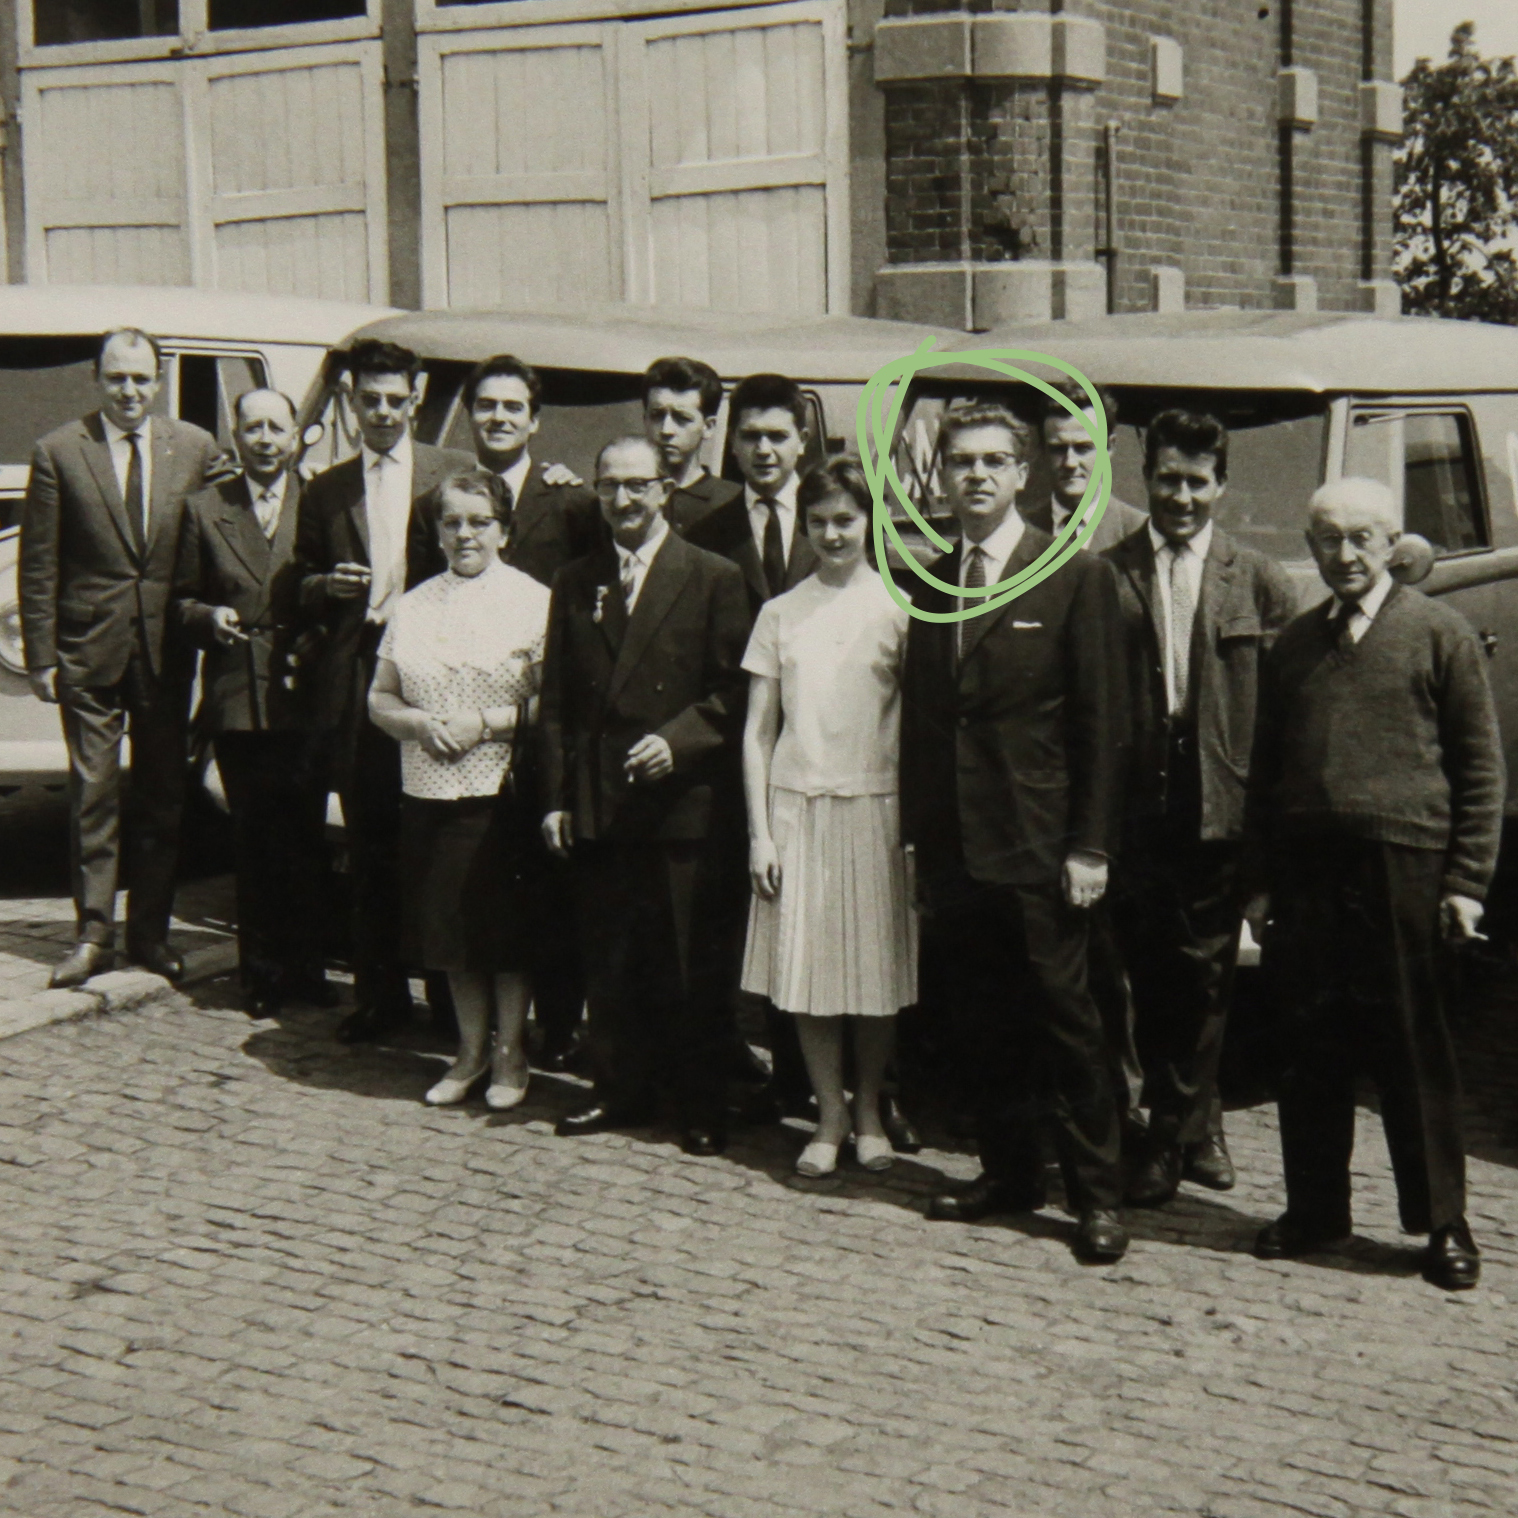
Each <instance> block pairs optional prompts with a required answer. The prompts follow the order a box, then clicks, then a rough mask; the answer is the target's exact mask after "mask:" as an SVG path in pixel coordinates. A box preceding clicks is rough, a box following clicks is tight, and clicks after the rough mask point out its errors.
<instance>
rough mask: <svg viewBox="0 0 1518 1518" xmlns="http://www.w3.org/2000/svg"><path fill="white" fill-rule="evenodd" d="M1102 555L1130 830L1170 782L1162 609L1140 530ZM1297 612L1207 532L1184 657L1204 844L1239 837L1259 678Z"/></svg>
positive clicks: (1257, 569)
mask: <svg viewBox="0 0 1518 1518" xmlns="http://www.w3.org/2000/svg"><path fill="white" fill-rule="evenodd" d="M1105 557H1106V558H1107V560H1108V561H1109V562H1110V563H1111V564H1112V566H1113V568H1114V569H1116V570H1117V580H1118V605H1119V608H1120V612H1121V616H1122V623H1123V649H1124V663H1125V667H1126V670H1127V678H1128V697H1129V710H1130V716H1131V721H1132V731H1131V745H1132V747H1131V751H1130V756H1129V772H1128V786H1127V804H1126V811H1127V816H1128V819H1129V821H1130V823H1131V824H1135V825H1141V822H1142V819H1143V818H1146V817H1155V816H1158V815H1159V814H1161V813H1162V812H1163V811H1164V810H1165V798H1166V792H1167V789H1168V786H1169V782H1170V776H1169V761H1170V743H1169V719H1168V714H1167V713H1168V702H1167V700H1166V696H1165V642H1164V633H1163V629H1162V628H1161V626H1160V617H1161V615H1162V614H1163V613H1162V607H1163V603H1162V602H1161V600H1160V594H1159V588H1158V586H1157V585H1156V584H1155V569H1156V565H1155V551H1154V543H1153V541H1152V539H1151V538H1150V534H1149V528H1148V524H1147V523H1146V524H1145V525H1144V526H1143V527H1141V528H1140V529H1139V530H1138V531H1137V532H1134V533H1132V534H1131V535H1130V536H1128V537H1126V538H1124V539H1123V541H1122V542H1121V543H1119V544H1117V545H1116V547H1114V548H1111V549H1109V550H1108V552H1107V554H1106V556H1105ZM1296 608H1297V602H1296V595H1295V593H1294V592H1293V590H1292V587H1291V580H1290V578H1289V577H1288V576H1287V574H1286V571H1285V570H1284V569H1282V568H1281V566H1280V565H1279V564H1277V563H1276V562H1275V560H1274V559H1270V558H1267V557H1266V556H1265V555H1264V554H1262V553H1258V552H1256V550H1254V549H1252V548H1246V547H1244V545H1243V544H1241V543H1236V542H1234V540H1233V539H1232V538H1230V537H1229V536H1228V534H1227V533H1226V532H1224V531H1223V530H1222V529H1221V528H1220V527H1217V526H1214V527H1213V529H1212V543H1211V545H1210V546H1209V548H1208V551H1207V557H1206V559H1205V560H1204V561H1203V564H1202V586H1201V595H1200V596H1199V598H1198V600H1197V610H1196V620H1195V621H1194V623H1193V624H1192V641H1191V651H1190V658H1191V682H1190V689H1191V691H1192V699H1193V703H1194V706H1195V711H1196V725H1197V753H1198V758H1199V759H1200V762H1201V774H1202V833H1201V836H1202V838H1203V839H1209V840H1212V839H1231V838H1238V837H1240V836H1241V835H1242V833H1243V828H1244V799H1245V790H1246V787H1247V784H1248V780H1249V757H1250V752H1251V750H1252V749H1253V747H1254V734H1255V714H1256V709H1257V706H1258V703H1259V693H1260V670H1261V667H1262V665H1263V662H1264V658H1265V654H1266V653H1267V651H1268V650H1269V648H1270V646H1271V644H1272V643H1274V642H1275V639H1276V635H1277V634H1278V633H1279V632H1280V631H1281V629H1282V628H1283V627H1285V626H1286V624H1287V623H1288V622H1289V621H1291V619H1292V617H1294V616H1295V615H1296Z"/></svg>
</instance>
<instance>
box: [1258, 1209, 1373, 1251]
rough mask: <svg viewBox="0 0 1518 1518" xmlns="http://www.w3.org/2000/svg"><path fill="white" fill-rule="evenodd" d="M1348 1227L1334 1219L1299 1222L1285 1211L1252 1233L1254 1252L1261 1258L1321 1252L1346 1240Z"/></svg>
mask: <svg viewBox="0 0 1518 1518" xmlns="http://www.w3.org/2000/svg"><path fill="white" fill-rule="evenodd" d="M1349 1240H1350V1228H1349V1224H1348V1223H1345V1224H1344V1225H1343V1226H1342V1227H1341V1226H1339V1225H1338V1224H1334V1223H1328V1224H1323V1223H1301V1222H1298V1221H1297V1219H1296V1218H1294V1217H1292V1215H1291V1214H1290V1213H1289V1212H1283V1213H1282V1214H1281V1216H1280V1217H1278V1218H1277V1219H1276V1220H1275V1222H1273V1223H1267V1224H1266V1225H1265V1226H1264V1227H1263V1228H1262V1229H1261V1230H1260V1231H1259V1233H1258V1234H1257V1235H1256V1237H1255V1241H1254V1252H1255V1254H1256V1256H1257V1257H1258V1258H1259V1259H1262V1260H1294V1259H1296V1258H1297V1256H1298V1255H1304V1254H1322V1253H1323V1252H1324V1251H1326V1250H1329V1249H1337V1248H1339V1247H1341V1246H1342V1245H1344V1244H1347V1243H1349Z"/></svg>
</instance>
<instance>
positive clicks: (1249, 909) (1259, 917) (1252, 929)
mask: <svg viewBox="0 0 1518 1518" xmlns="http://www.w3.org/2000/svg"><path fill="white" fill-rule="evenodd" d="M1244 921H1245V922H1247V923H1248V924H1249V936H1250V937H1251V938H1253V939H1254V941H1255V943H1257V944H1262V943H1264V942H1265V928H1266V925H1267V924H1268V923H1269V922H1270V897H1269V896H1267V895H1266V894H1265V892H1264V891H1259V892H1257V893H1256V894H1255V895H1253V896H1251V897H1250V898H1249V900H1248V901H1247V902H1245V904H1244Z"/></svg>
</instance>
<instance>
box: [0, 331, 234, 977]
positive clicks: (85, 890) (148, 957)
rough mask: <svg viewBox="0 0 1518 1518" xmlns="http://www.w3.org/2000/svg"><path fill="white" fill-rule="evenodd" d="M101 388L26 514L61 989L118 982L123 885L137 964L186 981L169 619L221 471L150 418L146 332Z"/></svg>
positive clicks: (99, 377)
mask: <svg viewBox="0 0 1518 1518" xmlns="http://www.w3.org/2000/svg"><path fill="white" fill-rule="evenodd" d="M95 384H96V388H97V390H98V391H99V395H100V409H99V410H98V411H93V412H91V413H90V414H89V415H88V416H86V417H84V418H83V419H82V420H80V421H77V422H70V423H68V424H67V425H66V426H63V427H60V428H58V429H57V430H56V431H53V432H50V433H48V434H47V436H46V437H44V438H42V439H41V440H40V441H39V442H38V444H37V447H36V451H35V452H34V454H33V456H32V470H31V477H30V480H29V482H28V484H27V490H26V502H25V504H24V505H23V506H22V510H21V554H20V562H19V565H18V578H19V588H20V593H21V635H22V640H23V643H24V645H25V649H26V667H27V670H28V672H29V677H30V680H31V686H32V692H33V694H34V695H36V696H37V697H38V698H39V699H41V700H43V701H47V702H49V703H54V704H56V705H58V706H59V707H61V709H62V716H63V736H64V741H65V743H66V744H67V745H68V754H69V811H70V824H71V826H70V830H69V864H70V871H71V874H72V876H73V885H74V912H75V939H76V941H75V944H74V946H73V948H72V949H71V950H70V951H69V953H68V955H67V957H66V958H64V959H63V960H62V961H61V962H60V963H59V964H58V965H57V966H56V967H55V968H54V970H53V973H52V979H51V981H50V984H51V985H53V986H60V987H67V986H78V985H82V984H83V983H84V982H85V981H86V980H88V979H89V978H90V977H91V976H92V975H95V974H97V973H99V972H100V971H102V970H108V969H110V967H111V963H112V961H113V959H114V954H113V948H112V946H113V944H114V942H115V936H116V889H117V886H118V885H124V886H125V887H126V891H127V910H126V948H127V954H128V956H129V957H130V958H131V959H132V960H133V961H135V962H136V963H138V964H141V965H143V966H145V967H146V968H147V969H150V970H154V971H156V972H157V973H159V974H160V975H164V976H166V977H167V978H168V979H169V980H178V979H179V977H180V976H181V975H182V974H183V973H184V961H183V960H182V959H181V958H180V956H179V955H178V954H177V953H176V952H175V951H174V950H173V949H172V948H170V946H169V942H168V935H169V918H170V913H171V909H172V907H173V902H174V874H175V868H176V866H177V864H178V860H179V823H180V816H181V813H182V811H183V806H184V784H185V770H186V768H187V765H188V759H189V756H188V745H187V741H186V722H187V717H188V711H189V702H190V681H191V677H192V675H193V671H194V662H193V654H192V652H191V650H190V649H189V647H188V646H187V645H186V644H184V643H183V642H181V641H180V640H179V639H177V638H176V637H174V636H173V635H172V634H171V633H170V632H169V630H168V627H167V619H168V611H169V601H170V597H171V595H172V590H173V577H174V561H175V556H176V555H177V553H178V549H179V536H180V530H181V527H182V524H183V521H184V506H185V501H186V499H187V498H188V497H189V496H191V495H193V494H194V493H195V492H196V491H197V490H199V489H200V488H201V486H202V485H204V484H205V483H206V481H207V480H208V479H210V478H212V477H213V475H214V474H215V473H217V472H218V470H217V463H218V460H219V458H220V450H219V449H218V448H217V445H216V440H215V439H214V438H213V437H211V436H210V434H209V433H206V432H202V431H201V429H200V428H199V427H194V426H191V424H190V423H188V422H181V421H178V420H176V419H175V418H173V417H168V416H163V415H151V414H150V413H151V412H152V409H153V404H154V402H155V401H156V399H157V397H158V393H159V390H160V388H161V386H162V384H163V366H162V359H161V355H160V353H159V350H158V344H157V342H156V341H155V340H154V339H153V338H151V337H149V336H148V334H147V333H146V332H139V331H137V330H136V329H135V328H130V327H123V328H119V329H117V330H115V331H112V332H107V333H106V334H105V336H104V337H103V338H102V339H101V342H100V348H99V350H98V353H97V357H96V360H95ZM128 735H129V736H130V738H131V743H132V749H131V753H132V763H131V768H130V770H129V771H128V773H127V774H126V776H125V777H123V775H122V769H121V740H122V738H123V736H128ZM123 822H125V823H126V825H127V839H126V856H125V860H124V861H123V859H122V847H121V835H122V824H123Z"/></svg>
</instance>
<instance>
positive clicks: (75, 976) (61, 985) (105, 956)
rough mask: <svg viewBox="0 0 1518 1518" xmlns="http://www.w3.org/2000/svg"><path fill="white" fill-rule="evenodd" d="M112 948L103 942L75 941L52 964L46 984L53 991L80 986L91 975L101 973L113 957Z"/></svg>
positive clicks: (109, 966)
mask: <svg viewBox="0 0 1518 1518" xmlns="http://www.w3.org/2000/svg"><path fill="white" fill-rule="evenodd" d="M115 957H116V955H115V952H114V950H112V949H110V948H108V947H107V946H106V945H105V944H103V943H76V944H75V945H74V947H73V948H72V949H70V950H69V951H68V954H67V955H66V956H65V957H64V958H63V959H60V960H59V961H58V963H57V964H56V965H54V966H53V973H52V974H51V975H50V976H48V981H47V983H48V986H49V987H50V988H51V989H52V990H54V991H70V990H72V989H73V988H74V987H75V986H82V985H83V984H84V983H85V981H87V980H88V979H89V978H90V976H92V975H103V974H104V973H105V972H106V971H107V970H109V969H110V968H111V962H112V961H113V960H114V959H115Z"/></svg>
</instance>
